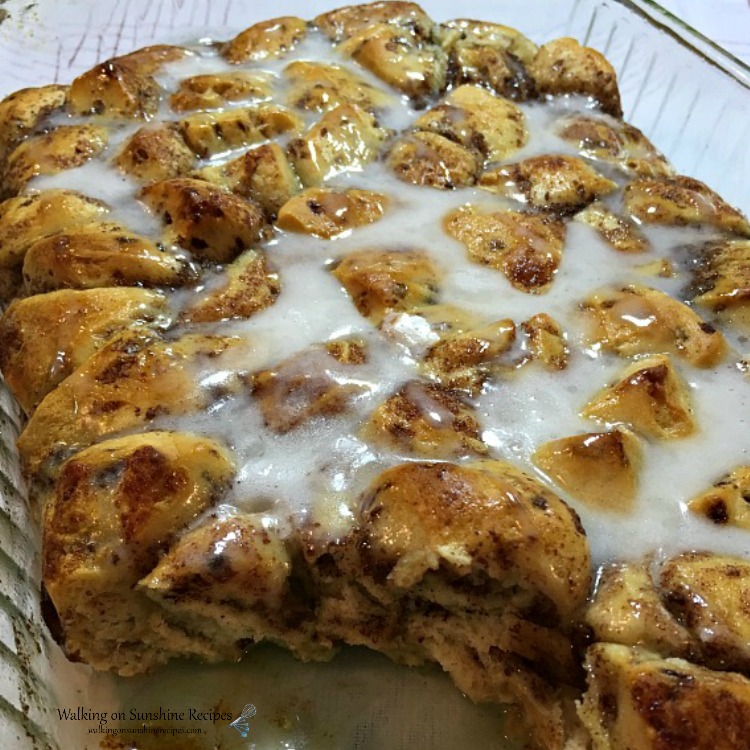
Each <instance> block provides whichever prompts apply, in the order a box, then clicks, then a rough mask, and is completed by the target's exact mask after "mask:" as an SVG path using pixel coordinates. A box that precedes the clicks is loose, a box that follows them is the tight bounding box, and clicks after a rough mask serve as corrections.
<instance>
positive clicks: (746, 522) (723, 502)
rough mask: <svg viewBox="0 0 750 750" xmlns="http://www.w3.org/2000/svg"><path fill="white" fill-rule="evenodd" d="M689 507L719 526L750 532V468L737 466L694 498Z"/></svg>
mask: <svg viewBox="0 0 750 750" xmlns="http://www.w3.org/2000/svg"><path fill="white" fill-rule="evenodd" d="M688 507H689V508H690V510H691V511H693V513H698V514H700V515H702V516H705V517H706V518H707V519H708V520H709V521H713V523H715V524H717V525H719V526H723V525H725V524H726V525H727V526H738V527H739V528H741V529H747V530H750V466H738V467H737V468H736V469H735V470H734V471H732V472H731V473H730V474H727V475H726V476H725V477H722V478H721V479H720V480H719V481H718V482H716V484H714V486H713V487H711V489H709V490H707V491H706V492H703V493H701V494H700V495H698V496H697V497H695V498H693V499H692V500H691V501H690V503H689V504H688Z"/></svg>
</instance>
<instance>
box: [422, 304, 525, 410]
mask: <svg viewBox="0 0 750 750" xmlns="http://www.w3.org/2000/svg"><path fill="white" fill-rule="evenodd" d="M419 312H420V314H421V313H422V311H421V310H420V311H419ZM515 339H516V327H515V325H514V324H513V321H512V320H510V319H508V318H506V319H504V320H498V321H495V322H494V323H490V324H489V325H486V326H483V327H481V328H472V327H470V326H466V327H464V326H463V325H458V326H456V327H455V330H452V331H450V332H447V333H445V332H444V333H443V335H441V337H440V340H439V341H438V342H436V343H435V344H433V345H432V346H430V348H429V349H428V350H427V352H426V353H425V355H424V359H423V369H424V371H425V372H426V374H427V375H429V377H431V378H434V379H435V380H438V381H439V382H440V383H442V385H444V386H446V387H448V388H455V389H458V390H461V391H466V392H467V393H469V394H470V395H472V396H476V395H477V394H478V393H479V392H480V391H481V390H482V387H483V385H484V384H485V382H486V381H487V380H489V379H490V378H491V377H492V375H493V374H494V372H495V371H496V370H497V369H499V363H498V359H499V357H500V356H501V355H502V354H503V353H505V352H506V351H508V349H510V347H511V345H512V344H513V342H514V341H515Z"/></svg>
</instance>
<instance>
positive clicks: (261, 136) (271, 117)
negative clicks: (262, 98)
mask: <svg viewBox="0 0 750 750" xmlns="http://www.w3.org/2000/svg"><path fill="white" fill-rule="evenodd" d="M303 124H304V123H303V121H302V120H301V119H300V118H299V117H298V116H297V115H295V114H294V113H293V112H290V111H289V110H288V109H286V108H285V107H278V106H276V105H275V104H261V105H259V106H257V107H240V108H238V109H230V110H227V111H225V112H207V113H200V114H195V115H188V116H187V117H185V118H183V119H182V120H180V121H179V122H178V123H177V125H178V127H179V129H180V133H181V134H182V137H183V138H184V139H185V143H187V145H188V148H189V149H190V150H191V151H193V153H194V154H196V155H197V156H200V157H201V158H202V159H205V158H207V157H209V156H214V155H216V154H220V153H222V152H224V151H229V150H231V149H233V148H239V147H240V146H250V145H252V144H254V143H259V142H261V141H265V140H268V139H269V138H273V137H274V136H277V135H282V134H284V133H297V132H299V131H300V130H302V127H303Z"/></svg>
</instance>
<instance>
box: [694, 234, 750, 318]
mask: <svg viewBox="0 0 750 750" xmlns="http://www.w3.org/2000/svg"><path fill="white" fill-rule="evenodd" d="M696 261H697V262H696V263H695V264H694V266H693V289H694V292H695V296H694V300H695V302H696V303H697V304H699V305H701V306H703V307H707V308H708V309H710V310H713V311H714V312H716V313H718V314H719V315H720V317H721V320H723V321H727V322H729V323H733V324H735V325H738V326H740V327H742V328H743V329H747V328H749V327H750V240H724V241H721V242H711V243H708V245H707V246H706V247H705V248H704V249H703V250H702V251H701V253H700V257H699V258H697V259H696Z"/></svg>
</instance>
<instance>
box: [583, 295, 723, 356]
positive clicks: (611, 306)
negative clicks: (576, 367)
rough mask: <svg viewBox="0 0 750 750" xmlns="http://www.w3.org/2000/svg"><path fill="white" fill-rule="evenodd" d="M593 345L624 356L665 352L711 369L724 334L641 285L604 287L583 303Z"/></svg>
mask: <svg viewBox="0 0 750 750" xmlns="http://www.w3.org/2000/svg"><path fill="white" fill-rule="evenodd" d="M582 307H583V310H584V312H585V313H586V315H587V316H588V317H589V318H590V319H591V322H592V335H591V339H592V341H593V342H595V345H597V346H600V347H602V348H603V349H605V350H608V351H613V352H616V353H617V354H620V355H621V356H624V357H629V356H632V355H634V354H646V353H652V352H664V353H669V354H675V355H676V356H678V357H680V358H681V359H684V360H685V361H686V362H688V363H690V364H691V365H693V366H694V367H713V366H714V365H715V364H717V363H719V362H721V360H722V359H723V358H724V355H725V354H726V349H727V346H726V341H725V340H724V336H722V334H721V333H720V332H719V331H717V330H716V329H715V328H714V327H713V326H711V325H709V324H708V323H705V322H704V321H703V320H701V318H699V317H698V315H696V313H695V312H693V311H692V310H691V309H690V308H689V307H688V306H687V305H683V304H682V302H678V301H677V300H676V299H673V298H672V297H670V296H669V295H668V294H665V293H664V292H660V291H657V290H656V289H650V288H649V287H643V286H628V287H623V288H622V289H608V290H604V291H601V292H596V293H595V294H593V295H591V297H589V298H588V299H587V300H586V301H585V302H584V303H583V305H582Z"/></svg>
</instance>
